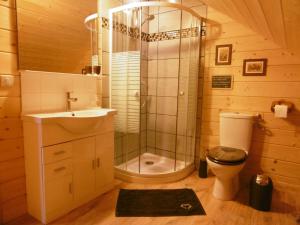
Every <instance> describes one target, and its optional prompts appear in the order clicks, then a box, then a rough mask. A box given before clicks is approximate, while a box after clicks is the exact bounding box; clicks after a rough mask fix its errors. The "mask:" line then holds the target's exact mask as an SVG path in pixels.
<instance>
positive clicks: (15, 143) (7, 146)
mask: <svg viewBox="0 0 300 225" xmlns="http://www.w3.org/2000/svg"><path fill="white" fill-rule="evenodd" d="M0 146H1V148H0V162H4V161H9V160H13V159H17V158H21V157H23V156H24V149H23V138H14V139H7V140H1V141H0Z"/></svg>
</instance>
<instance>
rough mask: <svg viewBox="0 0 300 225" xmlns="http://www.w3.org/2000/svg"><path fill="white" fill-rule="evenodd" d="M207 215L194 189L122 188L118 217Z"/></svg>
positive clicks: (117, 208) (117, 210) (118, 203)
mask: <svg viewBox="0 0 300 225" xmlns="http://www.w3.org/2000/svg"><path fill="white" fill-rule="evenodd" d="M192 215H206V213H205V211H204V209H203V207H202V205H201V203H200V201H199V199H198V198H197V196H196V194H195V192H194V191H193V190H192V189H152V190H126V189H121V190H120V192H119V197H118V201H117V207H116V216H117V217H130V216H131V217H157V216H192Z"/></svg>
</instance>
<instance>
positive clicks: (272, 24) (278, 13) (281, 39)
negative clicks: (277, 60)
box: [247, 0, 288, 48]
mask: <svg viewBox="0 0 300 225" xmlns="http://www.w3.org/2000/svg"><path fill="white" fill-rule="evenodd" d="M249 2H251V1H249ZM249 2H247V4H249ZM259 5H260V6H261V8H262V11H263V14H264V18H265V19H266V21H267V24H268V27H269V29H270V32H271V33H272V37H273V40H274V41H275V42H276V43H279V44H281V46H282V47H283V48H287V39H286V35H287V33H286V29H285V24H284V18H283V16H284V15H283V8H282V1H281V0H259ZM253 12H255V11H254V10H253ZM286 16H288V15H286Z"/></svg>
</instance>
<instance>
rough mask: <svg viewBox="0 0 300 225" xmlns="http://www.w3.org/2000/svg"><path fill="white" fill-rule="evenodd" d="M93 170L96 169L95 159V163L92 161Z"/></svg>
mask: <svg viewBox="0 0 300 225" xmlns="http://www.w3.org/2000/svg"><path fill="white" fill-rule="evenodd" d="M92 168H93V169H95V168H96V160H95V159H93V161H92Z"/></svg>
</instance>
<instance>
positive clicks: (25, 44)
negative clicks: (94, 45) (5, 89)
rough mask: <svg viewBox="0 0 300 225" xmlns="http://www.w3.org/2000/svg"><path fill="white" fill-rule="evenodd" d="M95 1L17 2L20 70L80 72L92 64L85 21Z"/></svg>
mask: <svg viewBox="0 0 300 225" xmlns="http://www.w3.org/2000/svg"><path fill="white" fill-rule="evenodd" d="M96 11H97V0H88V1H87V0H76V1H74V0H42V1H41V0H17V20H18V48H19V68H20V69H21V70H38V71H49V72H63V73H81V70H82V68H84V67H85V66H86V65H90V63H91V47H90V46H91V41H90V39H91V33H90V31H89V30H88V29H87V28H86V27H85V25H84V19H85V18H86V17H87V16H88V15H90V14H92V13H95V12H96Z"/></svg>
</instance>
